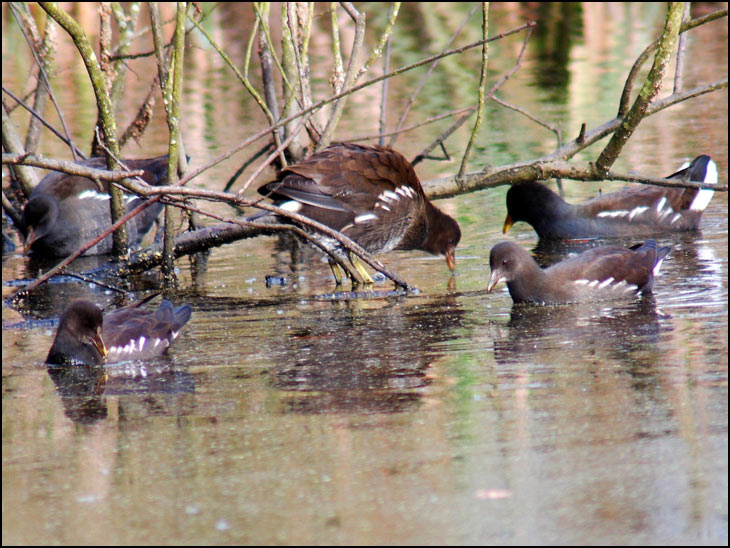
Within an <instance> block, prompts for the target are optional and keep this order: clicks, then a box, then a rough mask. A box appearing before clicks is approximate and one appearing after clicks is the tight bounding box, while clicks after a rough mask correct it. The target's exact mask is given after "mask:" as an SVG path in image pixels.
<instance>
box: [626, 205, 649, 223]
mask: <svg viewBox="0 0 730 548" xmlns="http://www.w3.org/2000/svg"><path fill="white" fill-rule="evenodd" d="M647 209H649V208H648V207H646V206H639V207H635V208H634V209H632V210H631V213H629V221H630V220H632V219H633V218H634V217H636V216H637V215H639V214H641V213H644V211H646V210H647Z"/></svg>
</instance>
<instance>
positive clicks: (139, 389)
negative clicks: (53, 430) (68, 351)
mask: <svg viewBox="0 0 730 548" xmlns="http://www.w3.org/2000/svg"><path fill="white" fill-rule="evenodd" d="M161 361H162V362H164V359H163V360H161ZM47 371H48V376H49V377H50V378H51V379H52V380H53V384H54V385H55V387H56V392H57V393H58V395H59V396H60V398H61V403H62V404H63V410H64V413H65V415H66V416H67V417H68V418H69V419H71V420H72V421H73V422H75V423H79V424H94V423H96V422H98V421H101V420H104V419H106V418H107V415H108V411H107V397H108V396H120V395H125V396H144V398H142V402H143V411H142V412H141V413H139V412H135V413H134V414H135V415H142V416H147V415H152V414H156V415H160V414H173V413H172V412H169V413H168V412H166V411H165V409H167V407H168V404H167V403H166V401H167V400H165V401H161V400H160V399H158V398H155V397H153V396H154V395H160V394H162V395H167V394H185V393H194V392H195V380H194V378H193V376H192V375H190V374H189V373H187V372H184V371H178V370H175V369H173V368H172V367H171V365H170V364H168V363H156V362H153V363H145V364H141V363H137V362H128V363H126V364H125V363H121V364H115V365H112V366H106V367H104V366H102V367H99V366H89V365H74V366H70V367H69V366H57V365H53V366H51V365H49V366H48V367H47ZM174 414H179V413H178V411H177V409H175V412H174ZM128 415H129V413H127V416H128Z"/></svg>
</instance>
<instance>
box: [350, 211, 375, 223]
mask: <svg viewBox="0 0 730 548" xmlns="http://www.w3.org/2000/svg"><path fill="white" fill-rule="evenodd" d="M377 218H378V216H377V215H376V214H375V213H363V214H362V215H358V216H357V217H355V219H354V220H355V222H356V223H367V222H368V221H372V220H374V219H377Z"/></svg>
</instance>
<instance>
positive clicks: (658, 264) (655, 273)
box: [653, 259, 664, 276]
mask: <svg viewBox="0 0 730 548" xmlns="http://www.w3.org/2000/svg"><path fill="white" fill-rule="evenodd" d="M663 262H664V259H662V260H661V261H659V262H658V263H657V264H656V265H654V270H653V272H654V276H659V270H660V269H661V267H662V263H663Z"/></svg>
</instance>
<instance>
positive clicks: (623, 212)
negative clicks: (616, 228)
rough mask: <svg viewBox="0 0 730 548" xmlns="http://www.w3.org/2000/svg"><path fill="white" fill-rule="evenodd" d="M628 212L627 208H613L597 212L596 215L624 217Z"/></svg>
mask: <svg viewBox="0 0 730 548" xmlns="http://www.w3.org/2000/svg"><path fill="white" fill-rule="evenodd" d="M628 214H629V211H628V210H627V209H620V210H614V211H601V212H600V213H599V214H598V217H611V218H613V217H625V216H626V215H628Z"/></svg>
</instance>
